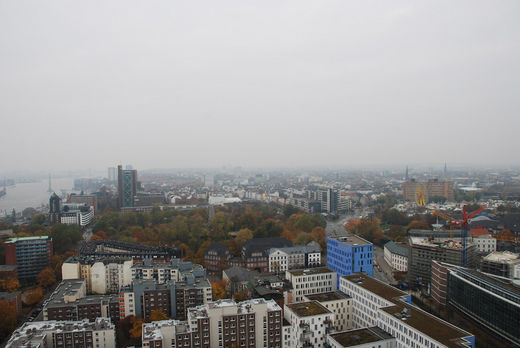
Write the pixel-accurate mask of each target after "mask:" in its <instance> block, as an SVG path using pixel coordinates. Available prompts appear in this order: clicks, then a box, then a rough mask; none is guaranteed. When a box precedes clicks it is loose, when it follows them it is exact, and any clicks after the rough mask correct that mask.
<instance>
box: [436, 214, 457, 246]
mask: <svg viewBox="0 0 520 348" xmlns="http://www.w3.org/2000/svg"><path fill="white" fill-rule="evenodd" d="M432 214H434V215H437V216H438V217H440V218H442V219H444V220H446V222H448V223H449V224H450V238H451V239H453V228H454V227H455V225H456V224H455V222H456V220H455V219H454V218H452V217H451V216H449V215H447V214H444V213H443V212H441V211H438V210H433V211H432Z"/></svg>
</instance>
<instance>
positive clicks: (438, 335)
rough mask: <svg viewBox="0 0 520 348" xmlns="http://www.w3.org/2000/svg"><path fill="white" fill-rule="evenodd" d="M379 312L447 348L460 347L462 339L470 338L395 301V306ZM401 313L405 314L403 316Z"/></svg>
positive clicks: (442, 322)
mask: <svg viewBox="0 0 520 348" xmlns="http://www.w3.org/2000/svg"><path fill="white" fill-rule="evenodd" d="M404 309H406V310H405V311H404ZM381 310H382V311H384V312H386V313H388V314H391V315H392V316H394V317H395V318H397V319H398V320H400V321H402V322H403V323H405V324H407V325H409V326H411V327H413V328H414V329H416V330H419V331H421V332H423V333H424V334H426V335H428V336H430V337H431V338H433V339H435V340H437V341H439V342H440V343H442V344H444V345H446V346H448V347H460V341H461V339H462V338H463V337H470V336H472V334H470V333H469V332H467V331H464V330H461V329H459V328H457V327H456V326H454V325H451V324H450V323H448V322H446V321H443V320H441V319H439V318H437V317H435V316H433V315H431V314H429V313H427V312H425V311H422V310H420V309H418V308H417V307H415V306H413V305H409V304H407V303H404V302H401V301H396V305H395V306H390V307H385V308H381ZM403 312H406V313H407V314H406V315H403Z"/></svg>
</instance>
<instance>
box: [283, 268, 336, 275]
mask: <svg viewBox="0 0 520 348" xmlns="http://www.w3.org/2000/svg"><path fill="white" fill-rule="evenodd" d="M287 272H289V273H290V274H292V275H293V276H301V275H313V274H323V273H334V271H333V270H331V269H330V268H328V267H316V268H306V269H295V270H289V271H287Z"/></svg>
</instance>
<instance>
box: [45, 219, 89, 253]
mask: <svg viewBox="0 0 520 348" xmlns="http://www.w3.org/2000/svg"><path fill="white" fill-rule="evenodd" d="M50 236H51V237H52V246H53V249H54V253H56V254H64V253H66V252H67V251H72V250H75V249H76V245H77V243H78V242H79V241H80V240H81V239H82V238H83V236H82V235H81V231H80V229H79V227H78V226H76V225H65V224H56V225H54V226H52V227H51V231H50Z"/></svg>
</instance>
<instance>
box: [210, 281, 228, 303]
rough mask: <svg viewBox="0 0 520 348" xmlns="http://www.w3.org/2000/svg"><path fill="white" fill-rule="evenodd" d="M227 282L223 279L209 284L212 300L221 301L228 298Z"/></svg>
mask: <svg viewBox="0 0 520 348" xmlns="http://www.w3.org/2000/svg"><path fill="white" fill-rule="evenodd" d="M227 285H228V282H227V281H226V280H224V279H221V280H218V281H216V282H212V283H211V292H212V293H213V300H221V299H223V298H227V297H228V293H227V290H226V287H227Z"/></svg>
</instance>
